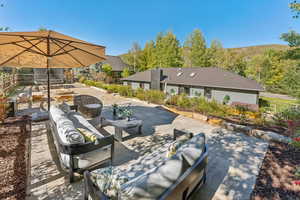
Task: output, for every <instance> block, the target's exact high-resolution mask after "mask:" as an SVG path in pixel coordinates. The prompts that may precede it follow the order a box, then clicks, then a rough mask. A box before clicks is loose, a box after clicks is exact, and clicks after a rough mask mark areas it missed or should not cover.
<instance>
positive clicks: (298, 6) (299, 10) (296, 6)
mask: <svg viewBox="0 0 300 200" xmlns="http://www.w3.org/2000/svg"><path fill="white" fill-rule="evenodd" d="M289 7H290V9H291V10H292V12H294V13H295V15H294V16H293V17H294V18H298V17H299V14H300V3H298V1H297V0H295V1H293V2H292V3H290V4H289Z"/></svg>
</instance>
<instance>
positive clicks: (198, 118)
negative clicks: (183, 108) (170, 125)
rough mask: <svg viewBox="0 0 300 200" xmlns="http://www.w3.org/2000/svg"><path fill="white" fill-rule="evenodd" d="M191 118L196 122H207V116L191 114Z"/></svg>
mask: <svg viewBox="0 0 300 200" xmlns="http://www.w3.org/2000/svg"><path fill="white" fill-rule="evenodd" d="M193 118H194V119H197V120H202V121H207V116H205V115H201V114H199V113H193Z"/></svg>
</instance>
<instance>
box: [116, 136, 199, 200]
mask: <svg viewBox="0 0 300 200" xmlns="http://www.w3.org/2000/svg"><path fill="white" fill-rule="evenodd" d="M204 144H205V137H204V135H203V134H199V135H196V136H194V137H193V138H192V139H190V140H189V141H187V142H186V143H185V144H183V145H182V146H181V147H180V148H179V149H178V150H177V152H176V154H175V155H174V156H172V157H171V158H170V159H166V160H165V161H164V162H163V163H161V164H160V165H159V166H157V167H156V168H154V169H152V170H151V171H148V172H147V173H144V174H142V175H140V176H139V177H136V178H135V179H133V180H131V181H129V182H127V183H125V184H124V185H122V188H121V190H122V191H121V192H120V194H121V199H130V200H134V199H149V200H150V199H153V200H154V199H157V198H158V197H159V196H160V195H161V194H162V193H163V192H164V191H165V190H167V189H168V188H169V187H170V186H171V185H172V184H174V183H175V182H176V181H177V180H178V178H179V177H180V176H181V175H182V174H183V173H184V171H185V170H186V166H184V162H183V159H182V156H181V155H184V158H185V159H187V161H188V163H189V164H190V165H189V166H191V165H193V164H194V162H195V161H196V160H197V159H199V158H200V156H201V154H202V152H203V150H204ZM191 151H195V152H196V153H192V152H191Z"/></svg>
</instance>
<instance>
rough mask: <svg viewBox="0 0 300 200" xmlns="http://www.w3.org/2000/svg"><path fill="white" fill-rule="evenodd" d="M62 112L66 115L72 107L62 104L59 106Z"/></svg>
mask: <svg viewBox="0 0 300 200" xmlns="http://www.w3.org/2000/svg"><path fill="white" fill-rule="evenodd" d="M58 107H59V108H60V109H61V110H62V111H64V112H65V113H69V112H70V111H71V108H70V106H69V105H68V104H67V103H66V102H63V103H62V104H60V105H59V106H58Z"/></svg>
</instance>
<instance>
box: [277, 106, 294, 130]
mask: <svg viewBox="0 0 300 200" xmlns="http://www.w3.org/2000/svg"><path fill="white" fill-rule="evenodd" d="M299 119H300V107H299V106H298V107H296V106H290V107H288V108H286V109H284V110H282V111H280V112H277V113H275V114H274V116H273V120H274V122H275V123H276V124H278V125H284V126H285V125H286V121H287V120H299Z"/></svg>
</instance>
